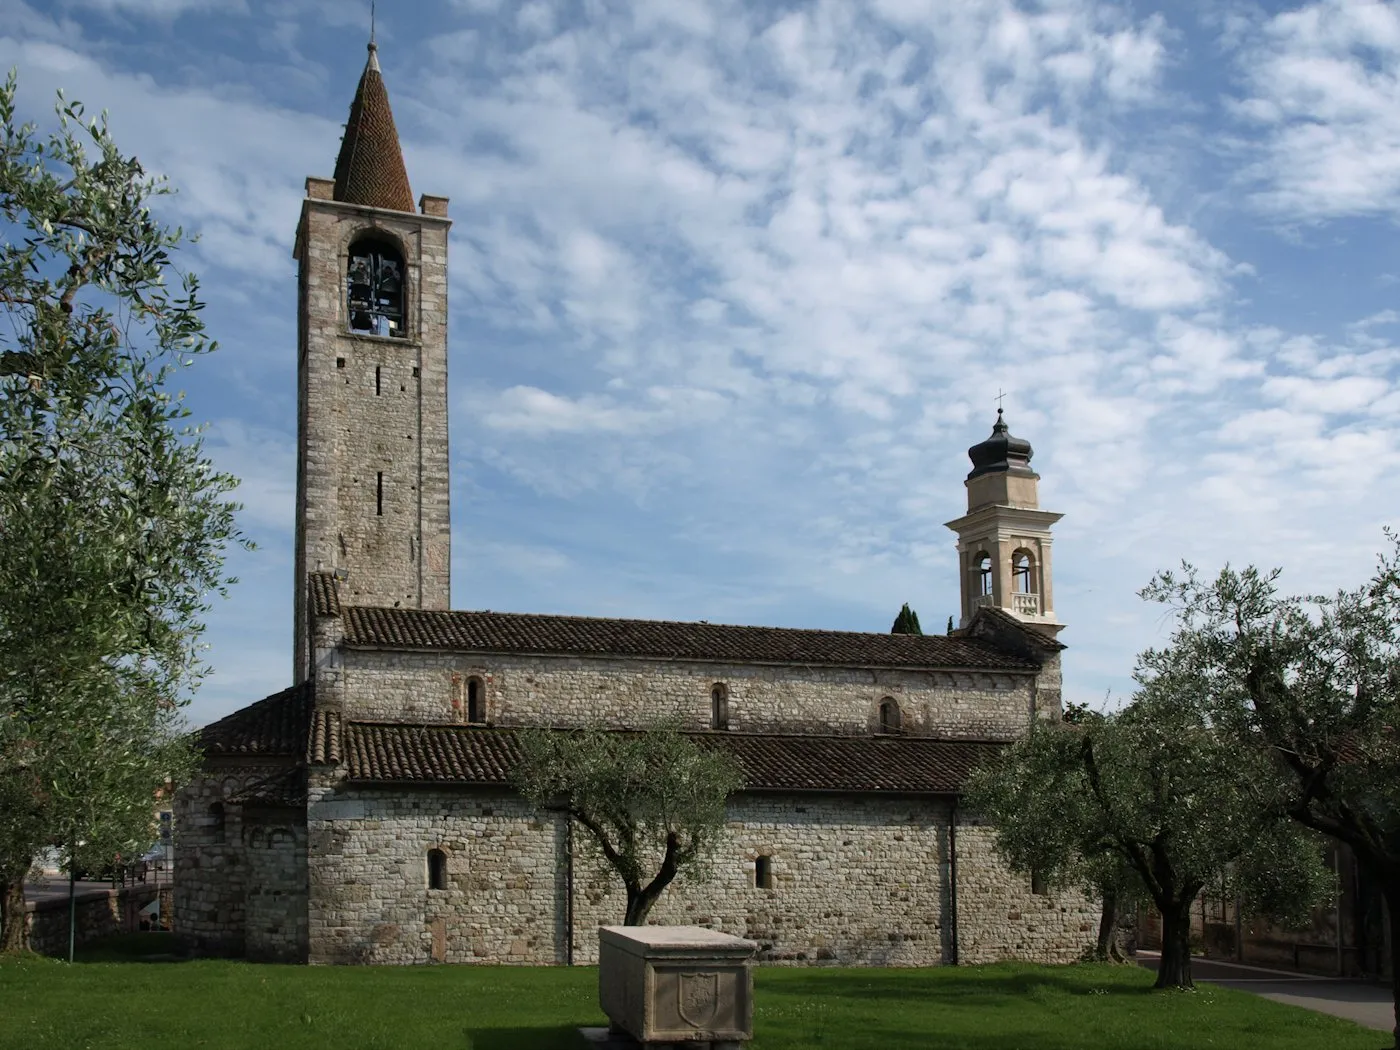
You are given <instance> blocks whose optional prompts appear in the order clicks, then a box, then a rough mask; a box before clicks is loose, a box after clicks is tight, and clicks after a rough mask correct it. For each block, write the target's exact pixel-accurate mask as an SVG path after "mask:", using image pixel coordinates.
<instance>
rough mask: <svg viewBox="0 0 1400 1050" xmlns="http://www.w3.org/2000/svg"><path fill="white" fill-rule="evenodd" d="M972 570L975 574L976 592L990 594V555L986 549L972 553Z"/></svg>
mask: <svg viewBox="0 0 1400 1050" xmlns="http://www.w3.org/2000/svg"><path fill="white" fill-rule="evenodd" d="M972 571H973V573H974V574H976V576H977V581H976V582H977V594H979V595H983V596H985V595H990V594H991V593H992V556H991V555H990V554H988V553H987V552H986V551H980V552H979V553H977V554H975V555H973V557H972Z"/></svg>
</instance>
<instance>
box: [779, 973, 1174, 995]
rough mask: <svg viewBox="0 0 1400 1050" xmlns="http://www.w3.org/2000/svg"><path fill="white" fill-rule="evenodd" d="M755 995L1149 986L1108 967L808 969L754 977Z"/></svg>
mask: <svg viewBox="0 0 1400 1050" xmlns="http://www.w3.org/2000/svg"><path fill="white" fill-rule="evenodd" d="M760 982H761V983H760V986H759V988H758V989H757V990H756V994H758V995H762V996H775V997H777V996H797V997H811V996H820V997H826V998H832V997H835V998H851V999H864V1000H870V999H884V1000H920V1001H929V1000H938V999H942V1000H960V1001H964V1002H966V1001H969V1000H977V999H985V1000H987V1001H988V1002H989V1003H990V1002H993V1001H996V1000H1001V999H1008V998H1024V997H1025V996H1027V995H1030V994H1032V993H1034V992H1037V991H1053V992H1058V993H1060V994H1063V995H1073V996H1080V995H1084V996H1087V995H1101V994H1103V992H1104V991H1108V992H1109V993H1110V994H1112V995H1133V996H1145V995H1151V994H1152V993H1153V991H1154V989H1153V988H1152V986H1151V984H1150V983H1148V984H1144V983H1142V982H1141V981H1131V980H1123V979H1122V978H1121V977H1120V976H1119V975H1118V974H1117V973H1115V972H1114V971H1113V970H1107V971H1106V972H1105V973H1104V974H1102V975H1101V976H1100V975H1097V974H1092V973H1086V972H1085V971H1083V970H1077V969H1076V970H1071V969H1070V968H1068V967H1066V968H1065V969H1064V970H1063V971H1060V970H1054V969H1038V970H1034V971H1014V970H1013V971H1008V972H1005V973H998V972H996V971H988V970H985V969H973V970H963V971H958V970H952V969H949V970H946V971H939V972H938V973H936V974H927V975H924V976H923V977H922V979H920V975H918V974H915V973H912V972H910V971H899V970H883V971H881V970H866V971H860V972H858V973H849V974H834V973H832V972H830V971H827V972H825V973H822V972H813V973H812V974H811V975H810V976H809V975H807V974H804V975H803V976H801V977H795V978H788V979H785V980H778V981H772V982H764V981H762V978H761V977H760Z"/></svg>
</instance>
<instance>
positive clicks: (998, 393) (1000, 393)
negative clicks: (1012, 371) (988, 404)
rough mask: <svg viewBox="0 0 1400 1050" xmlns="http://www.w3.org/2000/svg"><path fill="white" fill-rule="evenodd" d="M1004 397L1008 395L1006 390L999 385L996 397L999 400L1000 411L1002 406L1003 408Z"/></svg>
mask: <svg viewBox="0 0 1400 1050" xmlns="http://www.w3.org/2000/svg"><path fill="white" fill-rule="evenodd" d="M1004 397H1006V392H1005V391H1004V390H1002V388H1001V387H997V398H996V401H997V411H998V412H1000V411H1001V408H1002V405H1001V402H1002V398H1004Z"/></svg>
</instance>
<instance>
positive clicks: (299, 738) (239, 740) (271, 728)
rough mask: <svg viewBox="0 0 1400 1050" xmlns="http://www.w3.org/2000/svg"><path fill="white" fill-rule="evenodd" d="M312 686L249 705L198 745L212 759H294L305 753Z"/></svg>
mask: <svg viewBox="0 0 1400 1050" xmlns="http://www.w3.org/2000/svg"><path fill="white" fill-rule="evenodd" d="M311 705H312V692H311V682H310V681H309V680H308V681H305V682H303V683H301V685H294V686H292V687H291V688H289V689H283V690H282V691H281V692H280V693H273V694H272V695H271V696H269V697H267V698H265V699H263V700H259V701H258V702H257V703H254V704H249V705H248V706H247V707H245V708H243V709H242V710H241V711H235V712H234V713H233V714H231V715H229V716H228V717H226V718H221V719H219V720H218V721H217V722H213V723H211V724H209V725H207V726H205V727H204V728H203V729H201V730H200V731H199V733H198V735H197V742H198V745H199V747H200V749H201V750H203V751H204V753H205V754H210V755H295V756H296V757H297V758H301V757H302V756H303V755H304V754H305V752H306V737H307V723H308V721H309V719H310V718H311Z"/></svg>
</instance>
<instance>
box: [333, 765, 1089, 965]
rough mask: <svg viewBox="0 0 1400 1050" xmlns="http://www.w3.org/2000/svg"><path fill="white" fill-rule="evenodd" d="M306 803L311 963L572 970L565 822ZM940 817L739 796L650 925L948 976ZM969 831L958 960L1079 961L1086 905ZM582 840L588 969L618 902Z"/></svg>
mask: <svg viewBox="0 0 1400 1050" xmlns="http://www.w3.org/2000/svg"><path fill="white" fill-rule="evenodd" d="M313 794H315V796H316V801H315V802H313V804H312V806H311V809H310V812H309V819H310V825H309V826H310V845H311V885H312V900H311V907H310V917H311V922H310V933H311V944H310V957H311V961H312V962H370V963H421V962H427V961H430V960H435V959H436V960H440V961H446V962H490V963H523V964H536V965H538V964H551V963H563V962H565V961H566V960H567V959H568V957H569V952H568V944H567V941H568V935H567V930H568V923H569V882H570V878H569V866H568V855H569V849H568V842H569V832H568V829H567V826H566V822H565V821H564V820H563V819H562V818H560V817H558V816H557V815H554V814H546V813H540V812H535V811H531V810H530V809H529V808H528V807H527V806H526V805H525V804H524V803H523V801H522V800H520V799H519V798H518V797H516V796H514V795H512V794H508V793H504V792H486V791H462V792H447V791H436V790H428V789H419V790H408V791H386V790H382V789H373V790H370V789H363V788H353V787H346V786H343V785H342V786H340V787H338V788H335V787H331V786H327V787H325V788H323V789H320V790H318V791H316V792H314V793H313ZM948 818H949V807H948V805H947V803H946V802H944V801H942V800H936V799H914V798H910V799H895V798H876V797H869V796H867V797H839V796H796V795H792V796H766V795H757V794H755V795H744V796H741V797H739V798H738V799H736V800H734V801H733V802H732V803H731V822H730V825H729V829H728V832H727V834H726V836H725V839H724V841H723V842H721V844H720V847H719V850H718V852H717V855H716V858H715V861H714V863H713V867H712V870H711V872H710V873H709V876H708V877H707V878H706V879H705V880H704V881H701V882H691V881H678V882H677V883H675V884H673V885H672V886H671V887H670V888H669V889H668V890H667V891H666V893H665V894H664V895H663V897H662V898H661V900H660V901H658V903H657V906H656V908H655V910H654V911H653V915H652V917H653V920H654V921H657V922H675V923H695V924H699V925H704V926H709V927H712V928H715V929H719V930H723V931H725V932H728V933H734V934H737V935H740V936H745V937H749V938H752V939H754V940H757V941H758V942H759V943H760V944H761V945H763V954H762V958H763V959H764V960H766V961H771V962H792V963H806V962H829V963H832V964H833V965H835V964H849V965H936V964H939V963H942V962H945V961H947V959H948V958H949V951H950V939H949V914H950V912H949V909H950V903H951V902H950V900H949V895H948V878H947V871H948ZM964 830H965V829H961V828H960V829H959V831H960V833H961V832H963V831H964ZM971 831H972V833H971V834H968V835H966V836H963V835H961V834H960V837H959V860H958V863H959V879H958V882H959V898H960V899H959V901H958V909H959V914H960V915H962V917H963V918H962V922H963V924H964V925H963V929H964V932H963V933H962V934H961V937H962V938H963V943H962V944H961V945H960V954H961V958H962V959H963V961H966V962H973V961H984V960H986V959H990V958H1001V957H1012V956H1018V957H1030V958H1040V959H1044V960H1046V961H1063V960H1066V959H1069V958H1074V957H1077V956H1078V954H1079V952H1080V951H1082V950H1083V948H1084V947H1085V946H1086V945H1087V944H1088V943H1091V941H1092V937H1093V934H1092V932H1087V931H1089V930H1090V929H1091V928H1092V924H1086V921H1085V916H1086V915H1087V914H1088V913H1087V912H1086V911H1085V909H1084V906H1083V902H1081V901H1079V900H1078V899H1077V898H1074V899H1070V898H1069V897H1066V898H1065V899H1064V900H1061V899H1060V898H1059V897H1037V896H1035V895H1033V894H1031V893H1030V887H1029V880H1027V879H1025V878H1023V877H1017V876H1013V875H1011V874H1010V873H1009V872H1008V871H1006V870H1005V868H1004V867H1003V866H1002V865H1001V862H1000V861H999V860H998V859H997V858H996V857H995V855H994V854H993V853H992V852H991V850H990V845H989V841H988V840H987V839H986V838H985V837H984V836H982V835H980V834H978V833H977V831H978V829H971ZM585 835H586V832H584V831H583V829H581V828H577V827H576V828H575V830H574V855H575V860H574V865H573V875H572V883H573V901H572V903H573V917H572V919H573V929H574V938H573V941H574V943H573V961H574V962H576V963H591V962H596V960H597V937H596V933H595V931H596V928H597V927H598V926H599V925H605V924H615V923H618V922H620V921H621V918H622V912H623V909H624V907H625V901H626V898H625V894H624V892H623V889H622V886H621V883H620V882H617V881H616V880H615V878H614V877H613V876H612V875H611V873H610V871H608V869H607V868H606V867H605V866H604V865H603V864H602V862H601V860H599V859H598V858H597V856H596V854H595V853H593V852H592V851H591V850H589V849H588V848H587V847H586V840H585ZM435 848H436V849H441V850H443V851H444V852H445V853H446V855H447V874H448V887H447V888H446V889H444V890H434V889H430V888H429V887H428V867H427V865H428V859H427V858H428V851H429V850H430V849H435ZM760 856H766V857H769V858H771V871H772V879H773V886H772V888H771V889H760V888H758V887H756V886H755V884H754V883H755V874H754V872H755V864H756V861H757V859H758V857H760ZM963 895H967V896H968V899H967V900H966V901H964V900H963V899H962V897H963ZM1018 911H1019V912H1020V913H1021V914H1023V915H1026V916H1028V918H1027V919H1026V921H1025V922H1020V921H1018V920H1017V919H1015V918H1014V917H1013V916H1014V913H1016V912H1018Z"/></svg>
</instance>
